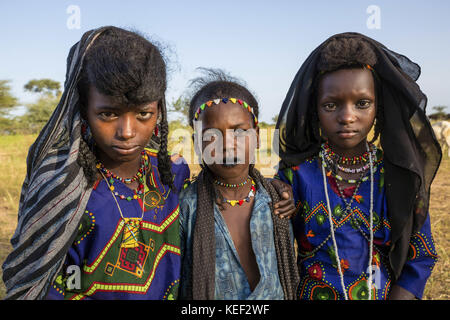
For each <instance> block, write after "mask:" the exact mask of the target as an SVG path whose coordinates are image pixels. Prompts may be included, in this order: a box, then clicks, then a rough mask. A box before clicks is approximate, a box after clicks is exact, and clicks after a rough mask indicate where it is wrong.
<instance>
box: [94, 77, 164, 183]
mask: <svg viewBox="0 0 450 320" xmlns="http://www.w3.org/2000/svg"><path fill="white" fill-rule="evenodd" d="M87 101H88V105H87V112H86V118H87V121H88V123H89V126H90V128H91V131H92V136H93V138H94V140H95V143H96V151H97V157H98V159H99V160H100V161H101V162H102V163H103V165H104V166H105V167H106V168H107V169H109V170H111V171H112V172H114V174H116V175H118V176H120V177H122V178H130V177H133V176H134V175H135V174H136V172H137V171H138V169H139V167H140V161H141V152H142V150H144V147H145V146H146V145H147V143H148V141H149V140H150V138H151V137H152V135H153V130H154V129H155V126H156V120H157V118H158V102H157V101H154V102H150V103H146V104H142V105H138V106H135V107H129V106H123V105H117V104H116V103H114V100H113V99H112V98H111V97H109V96H106V95H103V94H102V93H100V92H99V91H98V90H97V89H96V88H95V87H94V86H91V87H90V89H89V94H88V99H87ZM129 186H130V187H131V188H135V187H137V182H134V185H133V184H131V185H129Z"/></svg>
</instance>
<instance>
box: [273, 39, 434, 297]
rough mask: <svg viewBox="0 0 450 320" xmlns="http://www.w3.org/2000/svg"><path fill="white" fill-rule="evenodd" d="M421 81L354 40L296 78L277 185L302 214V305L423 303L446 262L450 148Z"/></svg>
mask: <svg viewBox="0 0 450 320" xmlns="http://www.w3.org/2000/svg"><path fill="white" fill-rule="evenodd" d="M419 75H420V67H419V66H418V65H417V64H415V63H413V62H411V61H410V60H409V59H408V58H406V57H405V56H403V55H400V54H397V53H395V52H393V51H391V50H389V49H387V48H386V47H385V46H384V45H382V44H380V43H378V42H376V41H375V40H373V39H371V38H368V37H366V36H364V35H361V34H358V33H344V34H337V35H334V36H332V37H331V38H329V39H327V40H326V41H325V42H324V43H322V44H321V45H320V46H319V47H318V48H316V49H315V50H314V51H313V52H312V53H311V54H310V56H309V57H308V58H307V60H306V61H305V62H304V63H303V65H302V66H301V68H300V70H299V71H298V73H297V75H296V76H295V78H294V81H293V83H292V85H291V87H290V89H289V91H288V93H287V96H286V99H285V101H284V103H283V105H282V108H281V111H280V115H279V120H278V123H277V129H279V130H280V141H279V142H280V150H279V151H280V158H281V162H280V168H279V172H278V175H277V176H278V177H279V178H280V179H282V180H284V181H286V182H289V183H290V184H291V185H292V186H293V190H294V197H295V200H296V203H297V207H298V212H299V214H298V215H297V216H296V218H295V221H294V233H295V236H296V238H297V241H298V244H299V246H298V248H299V249H298V253H299V258H298V264H299V267H300V275H301V281H300V285H299V287H298V292H297V294H298V297H299V298H300V299H410V298H413V297H416V298H421V297H422V294H423V290H424V287H425V284H426V281H427V279H428V277H429V276H430V273H431V270H432V268H433V266H434V264H435V262H436V259H437V255H436V251H435V248H434V244H433V239H432V236H431V230H430V218H429V215H428V206H429V196H430V185H431V182H432V180H433V178H434V176H435V174H436V171H437V169H438V167H439V163H440V160H441V150H440V147H439V144H438V143H437V141H436V138H435V136H434V134H433V131H432V129H431V126H430V123H429V121H428V119H427V117H426V115H425V107H426V96H425V95H424V94H423V93H422V91H421V90H420V88H419V86H418V85H417V84H416V82H415V81H416V80H417V78H418V77H419ZM372 129H373V138H372V139H371V142H368V141H367V136H368V134H369V132H370V131H371V130H372ZM370 134H371V135H372V133H370ZM378 138H379V141H380V143H381V149H379V148H377V147H376V146H375V145H374V144H373V142H375V141H378V140H377V139H378ZM369 288H370V289H369Z"/></svg>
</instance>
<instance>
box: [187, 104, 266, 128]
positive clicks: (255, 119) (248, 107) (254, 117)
mask: <svg viewBox="0 0 450 320" xmlns="http://www.w3.org/2000/svg"><path fill="white" fill-rule="evenodd" d="M221 102H223V103H227V102H232V103H239V104H240V105H241V106H242V107H244V108H245V109H247V111H248V112H250V113H251V114H252V116H253V120H254V121H255V126H256V125H257V124H258V119H257V118H256V115H255V114H254V112H253V108H252V107H250V106H249V105H248V103H247V102H245V101H242V100H241V99H236V98H223V99H214V100H209V101H207V102H205V103H203V104H201V105H200V107H198V109H197V111H196V112H195V116H194V118H195V120H197V119H198V117H199V116H200V113H202V111H203V110H205V107H211V106H212V105H213V104H215V105H218V104H219V103H221Z"/></svg>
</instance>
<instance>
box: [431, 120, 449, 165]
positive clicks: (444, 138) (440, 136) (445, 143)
mask: <svg viewBox="0 0 450 320" xmlns="http://www.w3.org/2000/svg"><path fill="white" fill-rule="evenodd" d="M432 127H433V130H434V134H435V135H436V139H437V140H438V141H439V143H440V144H441V147H442V151H444V149H445V148H447V153H448V156H449V157H450V122H449V121H439V122H436V123H435V124H433V125H432Z"/></svg>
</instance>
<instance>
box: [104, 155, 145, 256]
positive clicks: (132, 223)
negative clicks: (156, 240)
mask: <svg viewBox="0 0 450 320" xmlns="http://www.w3.org/2000/svg"><path fill="white" fill-rule="evenodd" d="M147 161H148V157H147V155H146V154H145V151H144V152H143V154H142V161H141V168H140V169H139V172H140V173H141V176H140V177H139V187H138V189H137V190H135V194H134V196H133V197H126V200H128V201H131V200H133V199H134V200H138V199H141V203H142V206H141V209H142V212H141V216H140V217H139V218H125V217H124V216H123V213H122V210H121V208H120V205H119V202H118V201H117V198H119V199H124V196H121V195H118V193H117V192H114V190H115V188H114V185H113V184H114V178H113V176H112V173H111V172H110V171H109V170H107V169H106V168H104V167H103V169H104V170H102V169H100V168H99V167H98V166H97V168H98V169H99V171H100V174H101V175H102V177H103V179H104V180H105V182H106V184H107V186H108V189H109V190H110V192H111V194H112V196H113V199H114V201H115V203H116V205H117V208H118V209H119V213H120V217H121V219H122V220H123V222H124V230H123V235H122V242H121V243H120V247H121V248H136V247H138V246H139V243H138V239H139V231H140V227H141V222H142V219H143V217H144V200H143V199H142V195H143V194H144V193H145V192H144V179H145V176H146V170H147V165H148V162H147ZM146 163H147V165H146ZM105 172H106V173H107V174H108V173H110V176H109V179H108V178H107V177H106V175H105ZM115 177H116V179H117V176H115ZM135 177H136V175H135ZM118 180H119V179H118ZM124 180H128V179H124ZM119 181H122V180H119ZM133 181H136V180H133ZM123 182H125V181H123ZM125 183H131V182H125Z"/></svg>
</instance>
